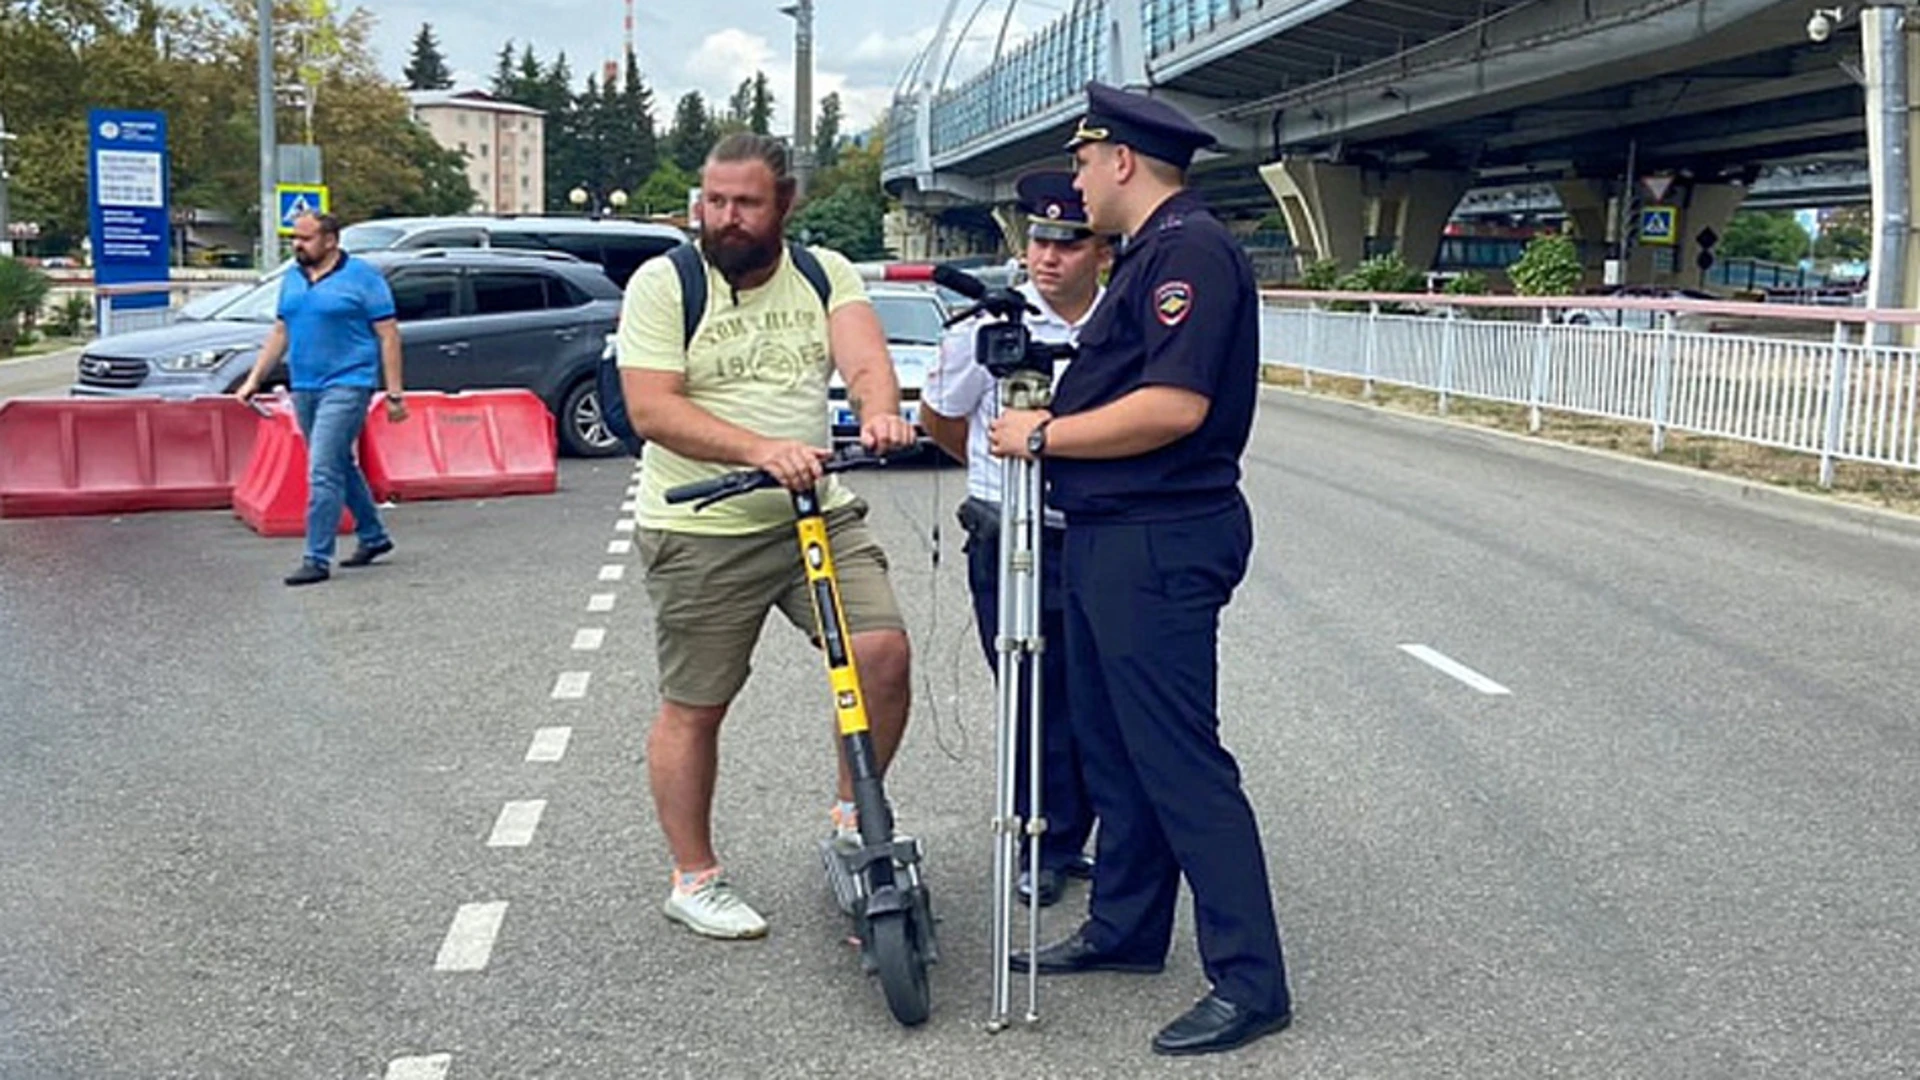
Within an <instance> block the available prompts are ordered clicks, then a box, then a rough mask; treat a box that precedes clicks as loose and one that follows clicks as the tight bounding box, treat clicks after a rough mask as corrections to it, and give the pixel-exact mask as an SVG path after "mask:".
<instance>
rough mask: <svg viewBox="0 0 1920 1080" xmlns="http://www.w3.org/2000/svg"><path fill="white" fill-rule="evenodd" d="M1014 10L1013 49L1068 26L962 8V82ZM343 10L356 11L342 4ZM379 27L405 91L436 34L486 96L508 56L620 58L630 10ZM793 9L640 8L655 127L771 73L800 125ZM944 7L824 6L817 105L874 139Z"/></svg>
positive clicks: (778, 119) (818, 31)
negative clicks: (510, 50) (1028, 37)
mask: <svg viewBox="0 0 1920 1080" xmlns="http://www.w3.org/2000/svg"><path fill="white" fill-rule="evenodd" d="M1009 3H1011V4H1012V5H1013V6H1012V19H1011V20H1010V24H1009V25H1010V29H1009V39H1010V40H1017V39H1018V38H1019V37H1021V36H1022V35H1023V34H1024V33H1025V32H1026V31H1027V29H1028V28H1029V27H1031V26H1036V25H1044V24H1045V23H1047V22H1050V21H1052V20H1053V19H1055V18H1057V17H1059V15H1060V14H1061V13H1062V11H1063V10H1064V8H1065V0H1058V2H1037V0H960V2H959V3H958V4H957V5H956V8H957V12H958V13H957V15H956V16H955V18H956V26H955V32H956V35H957V32H958V29H959V24H960V23H964V22H965V21H966V20H967V18H968V16H969V15H973V14H974V12H975V10H976V8H977V9H978V15H977V17H975V18H974V19H973V28H972V29H971V30H970V31H969V33H968V34H967V37H966V39H965V41H964V42H963V51H962V53H961V55H960V58H959V60H958V62H957V63H956V64H955V65H954V68H953V76H954V77H955V78H958V77H960V76H961V75H962V74H963V72H965V71H966V70H968V69H969V68H971V69H975V70H977V69H978V67H980V66H981V65H982V64H983V63H984V61H985V59H986V58H987V57H988V56H990V55H991V53H992V48H993V44H994V39H995V38H996V37H997V36H998V34H999V32H1000V27H1001V23H1002V21H1003V18H1004V16H1005V15H1006V14H1007V11H1008V5H1009ZM339 6H340V7H341V8H348V7H351V6H352V5H351V2H350V0H348V2H343V3H341V4H340V5H339ZM362 6H365V7H366V8H367V9H368V10H370V11H372V12H374V13H375V15H376V16H377V20H378V21H377V24H376V28H375V31H374V46H375V48H376V49H377V50H378V52H379V59H380V66H381V69H382V70H384V71H386V72H387V73H388V74H389V75H391V76H393V77H394V78H395V79H398V78H399V77H400V72H401V69H403V68H404V67H405V66H406V63H407V57H408V54H409V52H410V49H411V47H412V42H413V37H414V35H415V34H416V33H418V32H419V29H420V24H421V23H423V22H424V23H430V24H432V26H433V30H434V35H435V36H436V37H437V38H438V39H439V42H440V49H441V52H442V53H444V54H445V55H446V57H447V63H448V65H449V66H450V67H452V68H453V70H454V71H455V73H456V77H457V79H458V81H459V83H460V84H461V86H462V87H463V88H464V87H465V86H469V85H471V86H484V85H485V84H486V83H487V82H488V81H489V79H490V77H491V75H492V72H493V68H494V62H495V57H496V56H497V55H498V54H499V52H500V46H501V45H502V44H503V43H504V42H506V41H508V40H511V41H512V42H513V43H514V49H515V51H516V52H518V50H519V49H520V48H522V47H523V46H525V45H527V44H531V45H532V46H533V49H534V53H535V54H536V55H538V56H539V57H541V58H542V59H543V60H548V61H550V60H551V59H552V58H553V57H554V55H555V54H557V53H560V52H564V53H566V56H567V61H568V63H569V65H570V66H571V67H572V69H573V71H574V74H575V76H576V77H577V78H579V79H580V80H582V81H584V79H585V78H586V75H587V74H588V72H589V71H598V70H599V69H600V66H601V64H602V63H603V62H605V61H607V60H615V59H618V57H619V55H620V50H621V33H622V29H621V28H622V23H623V21H624V18H625V5H624V3H623V0H463V2H462V3H460V4H458V5H454V4H448V3H446V2H445V0H380V2H378V3H364V2H363V4H362ZM782 6H784V0H694V2H691V3H689V2H687V0H682V2H681V3H678V4H664V3H660V2H659V0H634V44H635V50H636V52H637V53H638V54H639V58H640V69H641V72H642V73H643V74H644V75H645V76H646V78H647V81H648V83H649V85H650V86H652V87H653V90H654V94H655V99H656V101H657V102H658V103H659V104H658V106H657V108H656V119H658V120H660V121H662V122H665V121H667V120H668V119H670V117H671V115H672V109H673V102H674V101H675V100H677V99H678V98H679V97H680V95H681V94H683V93H685V92H687V91H689V90H698V91H700V92H701V93H702V94H703V95H705V96H706V97H707V99H708V101H709V103H710V104H714V103H718V104H720V105H722V106H724V104H725V102H726V100H727V97H728V95H730V94H731V93H732V91H733V88H734V87H736V86H738V85H739V84H740V81H741V80H742V79H745V78H749V77H751V76H752V75H753V73H754V72H755V71H756V70H759V71H765V72H766V73H767V77H768V78H769V79H770V80H771V81H772V84H773V88H774V94H775V98H776V103H775V104H776V110H775V117H774V126H775V128H776V129H783V128H785V127H786V126H787V125H789V124H790V123H791V122H792V120H791V117H792V113H791V112H790V111H789V109H790V106H791V104H792V97H793V29H794V23H793V20H792V19H790V18H788V17H787V16H785V15H783V14H781V13H780V8H781V7H782ZM944 7H945V5H944V4H942V3H939V2H937V0H935V2H915V0H815V3H814V81H813V85H814V96H815V98H816V99H818V98H820V97H824V96H826V95H827V94H828V93H832V92H838V93H839V94H840V98H841V102H842V105H843V106H844V107H845V109H846V111H847V115H848V124H849V129H850V130H851V129H854V128H858V127H864V126H865V125H866V124H868V123H871V122H872V120H873V119H874V118H875V117H876V116H878V115H879V113H880V111H881V110H882V109H884V108H885V107H886V105H887V103H888V101H889V100H891V98H892V96H893V92H894V89H895V87H896V86H898V85H899V83H900V79H901V75H902V74H903V73H904V72H905V71H906V70H907V68H908V66H909V65H910V64H912V63H913V61H914V58H915V57H916V56H918V55H919V54H920V53H921V52H922V51H923V50H924V49H925V48H926V46H927V44H928V43H929V42H930V41H931V40H932V39H933V35H934V30H935V26H936V25H937V24H938V22H939V20H940V15H941V12H942V10H943V9H944Z"/></svg>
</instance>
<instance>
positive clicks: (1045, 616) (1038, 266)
mask: <svg viewBox="0 0 1920 1080" xmlns="http://www.w3.org/2000/svg"><path fill="white" fill-rule="evenodd" d="M1014 190H1015V191H1016V192H1017V193H1018V194H1019V196H1020V208H1021V209H1022V210H1023V211H1025V212H1026V214H1027V215H1028V218H1029V222H1028V225H1027V246H1026V255H1027V273H1028V280H1027V283H1026V284H1024V285H1021V286H1020V288H1019V291H1020V293H1021V294H1022V295H1024V296H1025V297H1026V298H1027V302H1028V303H1029V304H1031V305H1032V306H1033V308H1034V310H1035V312H1037V314H1033V315H1030V316H1029V317H1028V318H1027V320H1026V326H1027V329H1028V331H1029V332H1031V333H1032V334H1033V337H1034V339H1035V340H1037V341H1042V342H1046V343H1048V344H1067V343H1071V342H1072V341H1073V339H1074V337H1075V335H1076V334H1078V333H1079V330H1080V327H1082V326H1084V325H1086V322H1087V320H1089V319H1091V318H1092V317H1093V313H1094V312H1095V311H1097V310H1098V309H1099V306H1100V301H1101V298H1102V296H1103V295H1104V291H1103V290H1102V289H1101V287H1100V272H1101V270H1103V269H1104V268H1105V263H1106V260H1107V256H1108V245H1107V241H1106V238H1104V237H1102V236H1100V235H1098V234H1096V233H1095V232H1094V231H1093V230H1092V229H1091V228H1089V227H1088V226H1087V213H1086V208H1085V207H1084V206H1082V205H1081V202H1080V193H1079V192H1077V191H1075V190H1074V189H1073V174H1071V173H1068V172H1063V171H1060V170H1052V171H1047V172H1035V173H1029V174H1027V175H1025V176H1022V177H1021V178H1020V179H1019V181H1018V182H1017V183H1016V184H1015V185H1014ZM982 321H983V320H981V319H970V320H968V321H966V322H963V323H961V324H959V325H958V326H955V327H953V328H952V329H950V330H948V331H947V333H946V335H945V337H943V338H942V339H941V342H940V362H939V364H938V365H937V366H936V367H935V368H934V370H933V373H932V374H931V376H930V377H929V378H928V379H927V385H926V388H925V389H924V390H922V391H921V393H920V422H921V423H922V424H923V425H925V426H926V429H927V434H928V435H929V436H931V437H932V438H933V440H934V442H936V443H938V444H940V446H941V447H943V448H944V449H945V450H946V451H947V452H948V453H949V454H951V455H953V456H954V457H955V458H957V459H959V460H961V461H964V462H966V463H967V501H966V502H965V503H963V504H961V507H960V524H961V527H962V528H964V529H966V531H967V585H968V588H969V589H970V590H971V591H972V593H973V613H974V624H975V626H976V627H977V628H978V629H979V632H980V647H981V649H982V650H983V651H985V653H986V657H987V663H988V665H989V666H995V665H996V664H997V660H998V657H999V649H998V647H997V645H996V644H995V642H996V640H997V639H998V637H999V627H1000V495H1001V493H1000V470H1001V462H1000V460H999V459H998V458H996V457H994V456H993V454H992V453H991V452H990V451H989V446H988V439H987V429H988V427H989V426H991V425H992V423H993V421H994V420H995V419H996V418H998V417H999V415H1000V398H999V394H998V392H997V386H996V384H995V381H994V377H993V375H992V374H991V373H989V372H988V371H987V369H986V368H985V367H983V366H981V365H980V363H979V360H978V358H977V357H976V356H975V355H974V350H975V342H976V340H977V335H978V332H979V330H980V326H981V323H982ZM1066 366H1067V365H1066V362H1064V361H1063V362H1059V363H1056V364H1055V366H1054V370H1055V374H1056V376H1057V375H1058V374H1059V373H1060V372H1061V371H1063V370H1064V369H1065V367H1066ZM1065 524H1066V523H1065V521H1064V519H1062V518H1061V517H1060V515H1059V514H1058V513H1056V512H1053V511H1049V512H1048V513H1047V514H1046V521H1045V528H1043V529H1042V530H1041V536H1040V544H1041V553H1040V554H1041V557H1040V574H1041V578H1042V582H1041V587H1040V600H1041V621H1040V633H1041V636H1042V638H1043V640H1044V641H1045V642H1046V643H1047V644H1048V645H1049V646H1050V647H1049V648H1047V649H1045V650H1043V651H1042V652H1041V653H1040V672H1041V696H1042V700H1043V702H1044V705H1045V708H1044V710H1043V712H1042V720H1043V723H1042V725H1041V732H1040V738H1041V753H1040V802H1041V810H1042V812H1043V813H1044V815H1045V817H1046V820H1047V830H1046V833H1045V835H1044V837H1043V838H1042V842H1041V845H1040V858H1041V861H1040V873H1039V880H1038V883H1037V888H1036V887H1035V885H1036V883H1035V882H1031V881H1029V880H1028V874H1027V872H1026V871H1024V870H1023V871H1021V874H1020V887H1019V894H1020V898H1021V899H1022V900H1023V901H1027V902H1029V903H1030V902H1032V900H1033V899H1034V898H1035V897H1036V895H1037V897H1038V900H1039V903H1040V906H1042V907H1047V906H1049V905H1052V904H1054V903H1056V902H1058V901H1059V900H1060V897H1061V894H1062V890H1063V889H1064V886H1065V879H1066V878H1069V877H1075V878H1085V877H1089V876H1091V874H1092V866H1093V861H1092V860H1091V859H1089V858H1087V857H1086V856H1085V855H1084V854H1082V852H1083V850H1084V849H1085V847H1086V845H1087V838H1088V837H1089V836H1091V835H1092V834H1093V809H1092V807H1091V805H1090V804H1089V802H1088V800H1087V793H1086V780H1085V779H1084V775H1083V774H1084V770H1083V769H1082V767H1081V764H1080V752H1079V750H1078V749H1076V748H1075V746H1074V742H1073V717H1072V707H1071V705H1072V698H1071V697H1070V696H1069V694H1068V685H1067V663H1066V651H1065V649H1064V648H1062V641H1063V639H1064V637H1065V634H1064V632H1063V630H1062V628H1061V610H1062V609H1061V592H1060V552H1061V545H1062V543H1063V539H1064V536H1065V528H1064V526H1065ZM1029 700H1030V699H1029V696H1028V695H1026V694H1022V695H1020V718H1019V734H1018V735H1017V737H1016V739H1015V744H1016V746H1017V747H1018V753H1019V761H1018V765H1017V768H1016V775H1018V776H1020V777H1025V776H1026V775H1027V767H1028V766H1027V755H1028V746H1029V739H1028V735H1027V723H1028V719H1027V713H1028V702H1029ZM1015 791H1016V800H1017V803H1016V807H1015V809H1016V812H1017V813H1018V814H1019V816H1020V817H1021V819H1022V820H1026V819H1027V817H1028V813H1029V812H1028V808H1027V802H1028V798H1027V784H1026V783H1025V781H1024V780H1023V781H1022V782H1021V783H1019V784H1018V785H1017V786H1016V788H1015ZM1020 864H1021V865H1022V866H1026V865H1027V864H1028V863H1027V857H1026V855H1025V853H1023V854H1022V855H1021V860H1020Z"/></svg>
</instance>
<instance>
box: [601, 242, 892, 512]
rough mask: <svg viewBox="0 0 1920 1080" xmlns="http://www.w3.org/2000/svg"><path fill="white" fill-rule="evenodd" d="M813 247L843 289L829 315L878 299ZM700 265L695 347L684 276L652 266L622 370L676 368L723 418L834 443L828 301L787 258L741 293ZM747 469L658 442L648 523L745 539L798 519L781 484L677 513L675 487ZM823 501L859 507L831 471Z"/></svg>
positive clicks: (625, 335)
mask: <svg viewBox="0 0 1920 1080" xmlns="http://www.w3.org/2000/svg"><path fill="white" fill-rule="evenodd" d="M812 251H813V253H814V256H815V257H816V258H818V259H819V260H820V265H821V266H822V268H824V269H825V270H826V272H827V281H828V283H829V284H830V285H831V286H832V288H831V291H830V292H829V295H828V301H827V311H828V312H834V311H838V310H840V309H841V308H842V307H844V306H846V305H847V304H854V303H860V304H864V303H868V300H867V292H866V289H865V287H863V286H862V285H861V284H860V275H859V273H858V272H857V271H855V270H854V268H853V264H852V263H849V262H848V261H847V260H846V257H845V256H843V255H841V254H839V253H838V252H834V251H827V250H824V249H821V248H813V249H812ZM701 265H702V266H704V267H705V268H706V271H707V313H706V317H705V318H703V319H702V320H701V321H700V329H699V331H698V332H697V333H696V334H695V335H694V339H693V342H692V343H691V344H690V345H688V344H685V342H686V327H685V326H684V325H683V322H682V314H681V295H680V275H679V274H678V273H676V272H675V270H674V268H673V263H672V261H671V260H669V259H665V258H660V259H651V260H648V261H647V262H646V263H645V264H644V265H642V266H641V267H640V269H639V270H638V271H637V272H636V273H635V274H634V275H633V277H632V278H631V279H630V280H629V281H628V282H627V293H626V302H625V306H624V308H623V309H622V311H621V314H620V336H619V345H618V348H619V357H620V366H621V367H631V368H644V369H646V370H649V371H672V372H677V373H679V374H681V375H682V376H684V377H685V379H686V396H687V400H689V401H691V402H693V403H694V404H695V405H698V406H699V407H700V408H702V409H705V410H706V411H707V412H709V413H712V414H713V415H714V416H716V417H718V418H720V419H721V420H725V421H727V422H728V423H731V424H737V425H739V426H740V427H743V428H746V429H747V430H749V431H753V432H757V433H759V434H761V435H765V436H768V437H769V438H775V439H797V440H799V441H801V442H804V443H810V444H812V445H814V446H820V447H826V446H829V445H830V442H829V431H828V427H827V380H828V378H829V376H830V375H831V374H832V370H833V361H832V357H831V356H830V355H829V352H828V339H827V320H826V317H825V315H823V314H822V313H821V310H820V296H819V294H818V293H816V292H814V291H813V286H812V285H809V284H807V279H806V278H805V277H804V276H802V275H801V273H800V271H799V270H798V269H797V268H795V267H794V265H793V260H792V258H791V257H790V256H789V255H787V254H786V253H784V252H783V253H782V254H781V256H780V268H779V269H778V270H776V271H774V275H773V277H772V278H770V279H769V280H768V281H767V283H766V284H765V285H762V286H761V287H759V288H757V289H750V290H747V291H745V292H741V293H737V294H736V293H735V292H734V291H733V288H732V287H731V286H729V285H728V284H727V281H726V279H725V278H723V277H721V276H720V273H719V271H717V270H715V269H714V268H713V267H712V266H711V265H709V264H707V263H705V262H703V263H702V264H701ZM683 345H684V347H683ZM740 467H741V466H739V465H736V464H731V463H716V462H709V461H695V460H693V459H692V458H687V457H683V456H681V455H679V454H676V453H674V452H673V451H671V450H669V449H667V448H666V447H664V446H661V445H660V444H659V443H654V442H649V443H647V445H646V449H645V450H644V451H643V452H642V454H641V456H640V498H639V504H640V507H639V515H638V517H639V522H640V526H641V527H642V528H647V529H665V530H667V531H670V532H680V533H698V534H701V535H705V536H741V535H745V534H747V533H755V532H760V531H762V530H764V529H769V528H775V527H778V526H781V525H788V524H791V523H792V521H793V501H792V499H791V497H790V496H789V495H788V494H787V492H785V491H784V490H780V489H771V490H767V491H756V492H754V493H752V494H750V495H739V496H735V497H734V498H731V499H727V500H725V501H724V502H720V503H716V504H714V505H712V506H709V507H707V508H706V509H705V510H702V511H700V512H698V513H695V512H694V510H693V504H691V503H682V504H680V505H678V506H669V505H667V502H666V500H665V499H664V498H663V494H664V493H665V492H666V491H667V489H668V488H672V487H677V486H679V485H681V484H687V483H692V482H694V481H697V480H705V479H708V478H709V477H713V476H718V475H720V474H721V473H725V472H731V471H734V470H735V469H738V468H740ZM820 498H821V505H822V507H823V508H825V509H828V510H832V509H835V508H837V507H840V506H844V505H846V504H847V503H849V502H851V501H852V500H853V494H852V493H851V492H849V491H848V490H847V489H846V488H845V487H843V486H841V485H840V483H839V482H838V479H837V478H836V477H832V476H829V477H827V478H826V479H825V480H824V481H823V482H822V483H821V485H820Z"/></svg>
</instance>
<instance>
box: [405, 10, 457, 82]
mask: <svg viewBox="0 0 1920 1080" xmlns="http://www.w3.org/2000/svg"><path fill="white" fill-rule="evenodd" d="M404 74H405V75H406V77H407V89H409V90H445V89H447V88H449V87H451V86H452V85H453V75H452V73H451V72H449V71H448V70H447V58H446V57H445V56H444V55H442V54H441V52H440V43H439V42H438V41H436V40H434V36H433V24H432V23H421V24H420V33H419V34H417V35H415V36H414V39H413V58H412V59H411V60H410V61H409V62H408V63H407V69H406V71H405V72H404Z"/></svg>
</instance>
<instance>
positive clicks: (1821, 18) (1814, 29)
mask: <svg viewBox="0 0 1920 1080" xmlns="http://www.w3.org/2000/svg"><path fill="white" fill-rule="evenodd" d="M1845 14H1846V13H1845V12H1844V11H1843V10H1841V9H1840V8H1837V7H1834V8H1814V9H1813V17H1812V18H1810V19H1808V20H1807V40H1809V41H1811V42H1813V43H1814V44H1816V45H1818V44H1820V43H1821V42H1824V41H1826V40H1827V39H1828V38H1830V37H1832V36H1833V29H1834V27H1835V26H1837V25H1839V23H1840V20H1841V19H1842V18H1844V17H1845Z"/></svg>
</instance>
